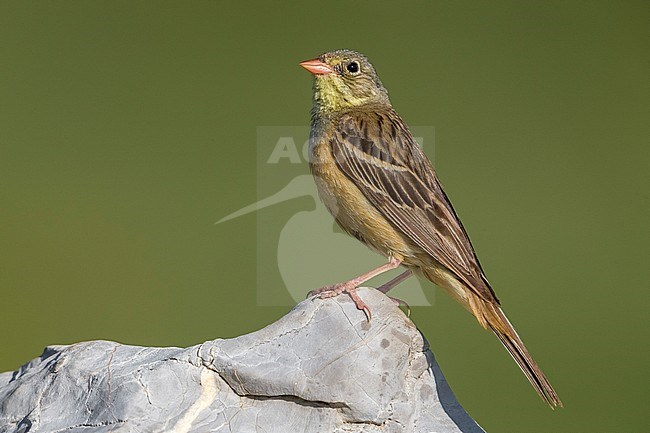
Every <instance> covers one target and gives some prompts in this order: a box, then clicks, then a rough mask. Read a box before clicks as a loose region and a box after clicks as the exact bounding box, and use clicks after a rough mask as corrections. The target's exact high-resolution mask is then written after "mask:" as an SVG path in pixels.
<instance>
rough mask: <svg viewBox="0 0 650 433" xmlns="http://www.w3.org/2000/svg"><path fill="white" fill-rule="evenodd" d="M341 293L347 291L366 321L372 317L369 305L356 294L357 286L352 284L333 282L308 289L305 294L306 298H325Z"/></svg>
mask: <svg viewBox="0 0 650 433" xmlns="http://www.w3.org/2000/svg"><path fill="white" fill-rule="evenodd" d="M341 293H347V294H348V295H349V296H350V298H351V299H352V302H354V305H355V306H356V307H357V308H358V309H359V310H361V311H363V313H364V314H365V315H366V319H367V320H368V322H370V319H372V312H371V311H370V307H368V305H366V303H365V302H363V300H362V299H361V297H360V296H359V295H358V294H357V288H356V287H354V286H352V285H351V284H346V283H340V284H334V285H329V286H323V287H320V288H318V289H314V290H312V291H310V292H309V293H308V294H307V297H308V298H311V299H316V298H320V299H327V298H333V297H334V296H338V295H340V294H341Z"/></svg>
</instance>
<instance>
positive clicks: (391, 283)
mask: <svg viewBox="0 0 650 433" xmlns="http://www.w3.org/2000/svg"><path fill="white" fill-rule="evenodd" d="M411 275H413V271H412V270H410V269H407V270H406V271H404V272H402V273H401V274H399V275H398V276H396V277H395V278H393V279H392V280H390V281H389V282H387V283H384V284H382V285H381V286H379V287H377V290H379V291H380V292H382V293H388V291H389V290H390V289H392V288H393V287H395V286H396V285H398V284H399V283H401V282H402V281H404V280H406V279H407V278H408V277H410V276H411Z"/></svg>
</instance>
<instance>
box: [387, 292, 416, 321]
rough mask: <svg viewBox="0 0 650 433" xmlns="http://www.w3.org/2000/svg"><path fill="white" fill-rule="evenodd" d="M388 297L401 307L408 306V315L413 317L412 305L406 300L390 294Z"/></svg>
mask: <svg viewBox="0 0 650 433" xmlns="http://www.w3.org/2000/svg"><path fill="white" fill-rule="evenodd" d="M388 299H390V300H391V301H393V304H395V305H396V306H397V307H398V308H399V307H404V308H406V317H411V306H410V305H409V304H408V303H407V302H406V301H404V300H403V299H399V298H393V297H392V296H389V297H388Z"/></svg>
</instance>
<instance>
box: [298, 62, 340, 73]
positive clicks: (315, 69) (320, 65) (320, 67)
mask: <svg viewBox="0 0 650 433" xmlns="http://www.w3.org/2000/svg"><path fill="white" fill-rule="evenodd" d="M300 66H302V67H303V68H305V69H307V70H308V71H309V72H311V73H312V74H314V75H327V74H331V73H332V72H334V69H332V67H331V66H330V65H328V64H327V63H325V62H321V61H320V60H318V59H312V60H305V61H304V62H301V63H300Z"/></svg>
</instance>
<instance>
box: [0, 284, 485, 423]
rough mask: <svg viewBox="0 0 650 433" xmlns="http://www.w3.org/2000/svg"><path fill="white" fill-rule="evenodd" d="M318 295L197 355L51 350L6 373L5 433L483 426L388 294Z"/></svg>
mask: <svg viewBox="0 0 650 433" xmlns="http://www.w3.org/2000/svg"><path fill="white" fill-rule="evenodd" d="M359 293H360V295H361V297H362V298H363V299H364V300H365V301H366V303H367V304H368V305H369V306H370V308H371V309H372V311H373V318H372V321H371V322H370V323H368V322H367V321H366V318H365V316H364V314H363V312H361V311H359V310H357V309H356V308H355V306H354V305H353V304H352V302H351V301H350V299H349V298H348V297H347V296H338V297H336V298H331V299H327V300H321V299H308V300H305V301H303V302H301V303H300V304H298V305H297V306H296V307H295V308H294V309H293V310H291V312H289V313H288V314H287V315H286V316H284V317H282V318H281V319H280V320H278V321H277V322H275V323H272V324H271V325H269V326H267V327H266V328H264V329H261V330H259V331H256V332H253V333H251V334H247V335H242V336H240V337H237V338H232V339H227V340H223V339H217V340H214V341H208V342H205V343H203V344H199V345H197V346H193V347H189V348H186V349H179V348H154V347H137V346H126V345H123V344H119V343H115V342H110V341H90V342H84V343H77V344H73V345H70V346H50V347H48V348H46V349H45V351H44V352H43V354H42V355H41V356H40V357H38V358H36V359H33V360H32V361H30V362H28V363H27V364H25V365H23V366H22V367H21V368H20V369H19V370H17V371H15V372H8V373H2V374H0V432H2V433H8V432H12V433H14V432H16V433H18V432H20V433H27V432H33V433H36V432H50V433H55V432H56V433H58V432H71V433H76V432H79V433H82V432H83V433H90V432H97V433H99V432H175V433H181V432H197V433H198V432H219V433H221V432H281V433H291V432H319V433H322V432H341V433H343V432H346V433H352V432H368V433H374V432H377V433H379V432H423V433H430V432H437V433H451V432H465V433H470V432H471V433H476V432H483V430H482V429H481V428H480V427H479V426H478V425H477V424H476V423H475V422H474V421H473V420H472V419H471V418H470V417H469V415H467V413H466V412H465V411H464V410H463V408H462V407H461V406H460V405H459V404H458V402H457V401H456V399H455V398H454V395H453V393H452V392H451V390H450V389H449V387H448V385H447V383H446V381H445V379H444V377H443V376H442V373H441V372H440V369H439V367H438V365H437V364H436V362H435V360H434V357H433V354H432V353H431V351H430V350H429V348H428V345H427V342H426V341H425V340H424V338H423V337H422V335H421V334H420V333H419V332H418V330H417V329H416V327H415V325H413V323H412V322H411V321H410V320H409V319H408V318H407V317H406V316H405V315H404V314H403V313H402V312H401V311H400V310H399V309H398V308H397V307H395V306H394V304H393V303H392V302H391V301H390V300H389V299H388V298H387V297H386V296H384V295H383V294H381V293H380V292H378V291H376V290H373V289H366V288H363V289H360V290H359Z"/></svg>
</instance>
